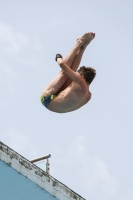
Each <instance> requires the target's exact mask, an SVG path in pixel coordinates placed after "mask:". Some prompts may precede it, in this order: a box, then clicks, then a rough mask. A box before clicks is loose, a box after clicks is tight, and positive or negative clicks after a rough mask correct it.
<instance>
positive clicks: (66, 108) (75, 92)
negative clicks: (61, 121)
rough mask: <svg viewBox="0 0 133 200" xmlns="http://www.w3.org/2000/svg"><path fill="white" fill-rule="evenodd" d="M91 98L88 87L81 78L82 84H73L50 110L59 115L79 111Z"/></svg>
mask: <svg viewBox="0 0 133 200" xmlns="http://www.w3.org/2000/svg"><path fill="white" fill-rule="evenodd" d="M90 98H91V93H90V91H89V87H88V85H86V82H85V81H84V80H83V79H82V78H81V81H80V83H75V82H72V83H71V84H70V85H69V86H68V87H67V88H66V89H65V90H63V91H62V92H60V93H59V94H58V95H57V96H56V97H55V98H54V99H53V100H52V101H51V102H50V105H49V109H50V110H51V111H53V112H57V113H65V112H70V111H73V110H77V109H78V108H80V107H81V106H83V105H85V104H86V103H87V102H88V101H89V100H90Z"/></svg>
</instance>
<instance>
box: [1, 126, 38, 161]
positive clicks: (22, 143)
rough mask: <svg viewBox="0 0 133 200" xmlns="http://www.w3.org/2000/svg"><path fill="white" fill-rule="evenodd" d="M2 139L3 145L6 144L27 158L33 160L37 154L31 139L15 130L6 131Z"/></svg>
mask: <svg viewBox="0 0 133 200" xmlns="http://www.w3.org/2000/svg"><path fill="white" fill-rule="evenodd" d="M1 139H2V142H3V143H4V142H5V144H6V145H8V146H9V147H10V148H12V149H13V150H15V151H16V152H18V153H20V154H21V155H26V158H28V157H32V158H33V157H35V156H36V154H37V153H36V151H35V148H34V147H33V146H32V143H31V140H30V138H29V137H28V136H27V135H26V134H24V133H23V132H21V131H19V130H17V129H15V128H9V129H8V130H7V131H5V133H4V134H3V136H2V137H1Z"/></svg>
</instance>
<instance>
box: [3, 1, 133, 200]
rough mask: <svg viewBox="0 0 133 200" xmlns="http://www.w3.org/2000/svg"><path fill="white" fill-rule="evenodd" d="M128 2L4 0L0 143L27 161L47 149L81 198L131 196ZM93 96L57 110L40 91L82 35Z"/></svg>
mask: <svg viewBox="0 0 133 200" xmlns="http://www.w3.org/2000/svg"><path fill="white" fill-rule="evenodd" d="M132 8H133V3H132V1H131V0H127V1H119V0H117V1H114V0H113V1H109V0H107V1H105V0H101V1H96V0H93V1H92V0H84V1H75V0H73V1H70V0H68V1H67V2H66V1H61V0H57V1H55V2H51V1H42V0H39V1H38V2H37V1H34V0H33V1H31V0H28V1H26V0H23V1H19V2H18V1H16V0H12V1H8V0H5V1H1V6H0V86H1V98H0V110H1V112H0V121H1V126H0V133H1V134H0V136H1V137H0V140H1V141H2V142H4V143H5V144H6V145H9V146H10V147H11V148H13V149H14V150H16V151H17V152H18V153H20V154H21V155H23V156H25V157H26V158H28V159H32V158H35V157H39V156H42V155H46V154H49V153H50V154H51V155H52V157H51V158H50V163H51V175H52V176H54V177H55V178H57V179H58V180H59V181H61V182H63V183H64V184H66V185H67V186H68V187H70V188H71V189H73V190H74V191H75V192H77V193H79V194H80V195H81V196H83V197H84V198H86V199H94V200H105V199H108V200H117V199H121V200H127V199H128V200H132V199H133V179H132V177H133V170H132V169H133V161H132V157H133V147H132V143H133V135H132V133H133V126H132V118H133V104H132V102H133V92H132V91H133V89H132V85H133V79H132V74H133V57H132V52H133V39H132V36H133V24H132V19H133V9H132ZM88 31H92V32H95V33H96V38H95V39H94V40H93V41H92V42H91V43H90V45H89V46H88V47H87V49H86V51H85V53H84V56H83V58H82V62H81V65H80V66H82V65H85V66H92V67H94V68H95V69H96V70H97V76H96V78H95V80H94V82H93V83H92V85H91V87H90V90H91V93H92V99H91V101H90V102H89V103H88V104H87V105H85V106H84V107H82V108H81V109H79V110H77V111H74V112H71V113H66V114H57V113H53V112H50V111H48V110H46V109H45V108H44V107H43V106H42V105H41V103H40V100H39V98H40V94H41V92H42V90H43V89H44V87H45V86H46V85H47V84H48V83H49V82H50V81H51V80H52V79H53V78H54V76H55V75H56V74H57V73H58V72H59V70H60V68H59V66H58V65H57V63H56V62H55V60H54V58H55V54H56V53H61V54H62V55H63V57H65V56H66V54H67V53H68V52H69V50H70V49H71V48H72V47H73V46H74V45H75V40H76V38H77V37H79V36H81V35H82V34H84V33H85V32H88Z"/></svg>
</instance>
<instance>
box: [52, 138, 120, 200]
mask: <svg viewBox="0 0 133 200" xmlns="http://www.w3.org/2000/svg"><path fill="white" fill-rule="evenodd" d="M87 145H88V141H87V138H86V137H84V136H78V137H77V138H76V139H75V140H74V141H73V142H72V143H71V144H70V146H69V147H68V151H67V153H64V152H62V150H61V149H60V148H58V149H56V154H57V155H59V154H60V159H57V158H56V161H54V165H58V166H57V168H58V169H59V168H60V169H61V168H62V169H63V171H65V170H66V171H69V176H70V177H73V179H74V182H78V183H79V184H80V188H82V191H84V193H86V195H87V196H88V199H89V198H93V199H95V200H104V199H111V198H112V199H113V198H114V197H115V195H116V192H117V191H116V190H117V186H118V181H117V179H116V178H115V177H113V175H111V174H110V172H109V169H108V166H107V164H106V163H105V162H104V161H103V160H102V159H101V158H100V157H98V156H90V154H89V153H88V150H87ZM61 152H62V153H61ZM53 173H55V170H54V171H53Z"/></svg>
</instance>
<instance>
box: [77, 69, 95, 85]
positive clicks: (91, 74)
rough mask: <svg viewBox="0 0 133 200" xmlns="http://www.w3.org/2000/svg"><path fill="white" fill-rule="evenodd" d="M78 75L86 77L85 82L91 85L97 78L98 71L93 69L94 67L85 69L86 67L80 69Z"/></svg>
mask: <svg viewBox="0 0 133 200" xmlns="http://www.w3.org/2000/svg"><path fill="white" fill-rule="evenodd" d="M78 73H79V74H80V75H81V76H84V79H85V81H86V82H87V83H89V85H90V84H91V82H92V81H93V79H94V78H95V76H96V70H95V69H93V68H92V67H85V66H83V67H80V68H79V70H78Z"/></svg>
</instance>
